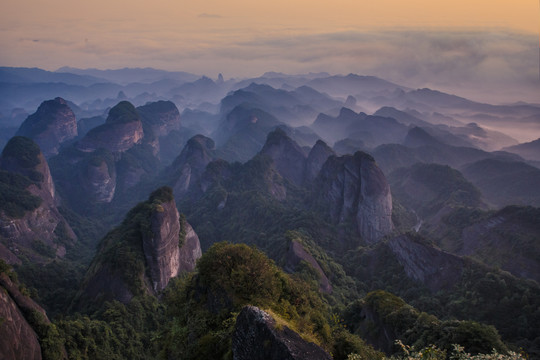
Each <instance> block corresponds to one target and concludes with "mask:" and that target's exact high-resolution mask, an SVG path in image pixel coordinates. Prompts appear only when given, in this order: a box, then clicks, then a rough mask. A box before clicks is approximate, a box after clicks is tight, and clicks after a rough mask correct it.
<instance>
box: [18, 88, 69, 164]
mask: <svg viewBox="0 0 540 360" xmlns="http://www.w3.org/2000/svg"><path fill="white" fill-rule="evenodd" d="M17 135H20V136H26V137H29V138H31V139H33V140H34V141H35V142H36V143H37V144H38V145H39V147H40V148H41V151H42V152H43V153H44V154H45V156H47V157H49V156H51V155H56V154H58V149H59V148H60V145H61V144H62V143H64V142H66V141H68V140H71V139H74V138H75V137H77V120H76V119H75V114H74V113H73V111H72V110H71V108H70V107H69V106H68V104H67V103H66V101H65V100H64V99H62V98H59V97H57V98H56V99H54V100H48V101H44V102H43V103H41V105H40V106H39V108H38V109H37V111H36V112H35V113H34V114H32V115H30V116H29V117H28V118H27V119H26V120H25V121H24V122H23V123H22V124H21V127H20V128H19V130H18V131H17Z"/></svg>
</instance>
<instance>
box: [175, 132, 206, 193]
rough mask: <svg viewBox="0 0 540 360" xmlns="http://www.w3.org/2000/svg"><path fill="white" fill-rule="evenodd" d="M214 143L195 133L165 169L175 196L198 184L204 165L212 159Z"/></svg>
mask: <svg viewBox="0 0 540 360" xmlns="http://www.w3.org/2000/svg"><path fill="white" fill-rule="evenodd" d="M214 149H215V143H214V141H213V140H212V139H210V138H207V137H206V136H203V135H195V136H194V137H192V138H191V139H189V141H188V142H187V144H186V146H185V147H184V149H183V150H182V152H181V153H180V155H179V156H178V157H177V158H176V159H175V160H174V162H173V163H172V165H171V166H170V167H169V168H168V169H167V170H166V172H167V173H168V174H167V175H166V176H167V177H168V178H169V179H170V180H169V184H170V185H171V186H172V188H173V189H174V193H175V194H176V196H183V195H184V194H186V193H187V192H188V190H190V189H194V188H195V187H196V186H199V182H200V179H201V176H202V174H203V173H204V170H205V169H206V166H207V165H208V164H209V163H210V162H211V161H212V160H213V159H214V155H213V152H214Z"/></svg>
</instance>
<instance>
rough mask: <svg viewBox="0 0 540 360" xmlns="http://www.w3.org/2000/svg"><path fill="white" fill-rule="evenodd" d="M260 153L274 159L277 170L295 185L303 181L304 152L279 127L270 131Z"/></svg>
mask: <svg viewBox="0 0 540 360" xmlns="http://www.w3.org/2000/svg"><path fill="white" fill-rule="evenodd" d="M260 154H261V155H267V156H269V157H270V158H272V160H274V164H275V167H276V169H277V171H278V172H279V173H280V174H281V176H283V177H284V178H285V179H287V180H289V181H290V182H292V183H293V184H295V185H302V183H303V182H304V173H305V162H306V154H305V153H304V151H303V150H302V148H301V147H300V146H299V145H298V144H297V143H296V142H295V141H294V140H292V139H291V138H290V137H288V136H287V134H285V131H283V130H282V129H280V128H277V129H276V130H274V131H272V132H271V133H269V134H268V136H267V138H266V143H265V144H264V146H263V148H262V150H261V152H260Z"/></svg>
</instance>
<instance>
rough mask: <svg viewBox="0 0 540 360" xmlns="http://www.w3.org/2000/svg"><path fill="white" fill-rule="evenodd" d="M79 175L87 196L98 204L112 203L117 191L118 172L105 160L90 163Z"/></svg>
mask: <svg viewBox="0 0 540 360" xmlns="http://www.w3.org/2000/svg"><path fill="white" fill-rule="evenodd" d="M82 169H83V170H82V171H81V172H80V173H79V183H80V184H81V185H82V187H83V189H84V190H85V191H86V196H87V197H88V198H90V199H92V200H93V201H95V202H98V203H110V202H111V201H112V199H113V197H114V194H115V190H116V171H115V167H114V166H112V165H111V166H109V164H107V162H106V161H105V160H97V158H96V159H95V160H94V161H91V162H88V163H87V164H85V166H84V167H83V168H82Z"/></svg>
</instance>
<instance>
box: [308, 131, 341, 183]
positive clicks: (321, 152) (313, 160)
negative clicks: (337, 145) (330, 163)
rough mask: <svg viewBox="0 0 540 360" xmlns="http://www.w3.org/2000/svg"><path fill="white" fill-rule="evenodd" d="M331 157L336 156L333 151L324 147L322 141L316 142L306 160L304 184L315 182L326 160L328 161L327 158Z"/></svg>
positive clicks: (326, 146)
mask: <svg viewBox="0 0 540 360" xmlns="http://www.w3.org/2000/svg"><path fill="white" fill-rule="evenodd" d="M332 155H336V154H335V152H334V150H332V149H331V148H330V147H329V146H328V145H326V143H325V142H324V141H322V140H317V142H316V143H315V145H313V147H312V148H311V150H310V151H309V154H308V157H307V160H306V175H305V179H304V180H305V182H307V183H311V182H312V181H313V180H315V178H316V177H317V175H318V174H319V172H320V171H321V169H322V167H323V165H324V163H325V162H326V160H328V158H329V157H330V156H332Z"/></svg>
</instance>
